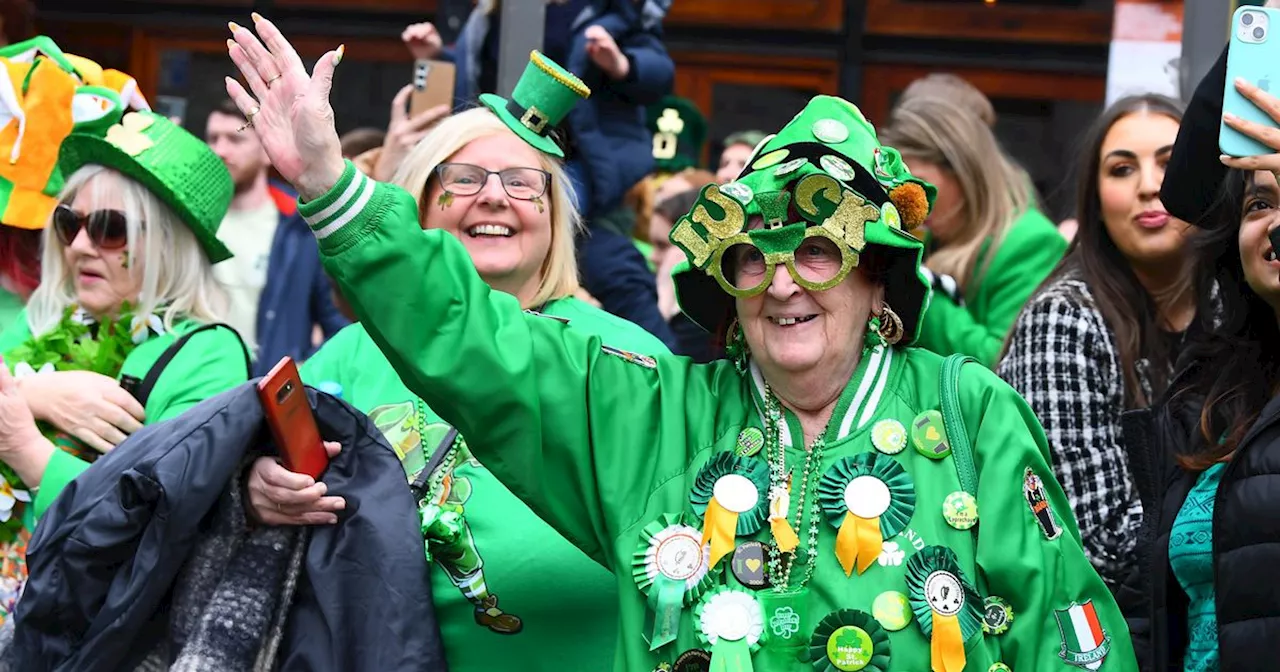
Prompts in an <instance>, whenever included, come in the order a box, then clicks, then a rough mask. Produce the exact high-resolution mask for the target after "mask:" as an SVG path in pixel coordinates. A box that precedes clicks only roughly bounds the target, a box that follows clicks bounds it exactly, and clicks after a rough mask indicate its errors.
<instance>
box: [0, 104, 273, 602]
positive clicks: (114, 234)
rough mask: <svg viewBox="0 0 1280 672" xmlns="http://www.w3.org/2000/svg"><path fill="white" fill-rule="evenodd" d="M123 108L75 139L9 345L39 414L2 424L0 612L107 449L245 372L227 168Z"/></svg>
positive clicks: (3, 348) (169, 127)
mask: <svg viewBox="0 0 1280 672" xmlns="http://www.w3.org/2000/svg"><path fill="white" fill-rule="evenodd" d="M113 114H114V118H107V119H99V120H96V121H95V122H93V123H92V124H89V123H86V124H83V125H82V127H77V130H76V131H74V132H73V133H72V134H71V135H69V136H68V137H67V138H66V140H64V141H63V143H62V148H61V151H60V154H59V159H58V165H59V169H60V170H61V171H62V174H63V175H66V184H65V186H64V187H63V189H62V191H61V193H60V194H59V195H58V205H57V206H56V208H55V209H54V212H53V217H52V222H51V225H50V226H49V227H48V228H46V230H45V236H44V255H43V259H42V262H41V264H42V267H41V278H40V285H39V287H37V288H36V291H35V293H34V294H32V296H31V300H30V302H28V304H27V307H26V310H25V311H24V312H23V313H22V314H21V315H20V316H19V319H18V321H17V322H16V323H15V324H14V325H13V326H12V327H11V328H9V329H6V330H5V332H4V334H3V335H0V353H3V354H4V364H5V365H6V366H3V367H0V378H5V379H7V378H8V377H9V375H10V373H9V371H10V370H12V371H13V373H14V374H15V375H16V376H17V377H18V380H17V381H16V387H17V389H18V391H19V393H20V394H21V396H22V398H23V399H24V400H25V401H26V402H27V403H26V410H28V411H29V413H24V414H21V415H20V416H14V417H5V418H3V420H2V421H0V475H3V477H4V480H3V481H2V482H0V615H3V614H7V613H8V609H9V608H11V606H12V603H13V601H14V599H15V598H16V596H17V594H18V593H19V591H20V590H21V585H22V581H23V579H24V578H25V575H26V572H25V566H24V550H25V546H26V540H27V539H28V538H29V536H30V531H31V529H32V527H33V525H34V523H35V521H36V520H37V519H38V518H39V517H40V515H41V514H42V513H43V512H44V510H45V509H46V508H48V506H49V505H50V504H51V503H52V502H53V501H54V499H55V498H56V497H57V496H58V493H59V492H61V491H62V489H63V488H64V487H66V486H67V484H68V483H70V482H71V481H72V480H73V479H74V478H75V477H76V476H78V475H79V474H80V473H81V472H82V471H84V470H85V469H87V468H88V466H89V463H90V462H92V461H93V460H94V458H95V457H96V456H97V455H98V454H100V453H104V452H107V451H109V450H111V449H112V447H114V446H115V445H116V444H119V443H120V442H121V441H124V440H125V438H126V437H127V436H128V435H129V434H131V433H133V432H135V431H137V430H138V429H139V428H140V427H141V426H142V425H143V424H152V423H157V422H161V421H164V420H167V419H169V418H172V417H174V416H177V415H179V414H181V413H182V412H183V411H185V410H186V409H188V408H191V407H192V406H194V405H195V404H197V403H199V402H201V401H203V400H205V399H207V398H209V397H211V396H213V395H216V394H218V393H220V392H223V391H225V390H228V389H230V388H232V387H235V386H236V385H238V384H240V383H243V382H244V381H245V380H247V379H248V375H249V369H248V353H247V351H246V350H245V347H244V344H243V343H242V342H241V340H240V337H239V336H238V335H237V334H236V333H235V332H234V331H232V330H231V329H230V328H229V327H225V325H220V324H219V321H220V320H221V319H222V316H223V314H224V313H225V311H226V309H227V305H226V302H227V298H226V295H225V293H224V291H223V289H222V287H221V286H220V285H219V284H218V283H217V281H216V280H215V279H214V276H213V264H214V263H216V262H218V261H221V260H223V259H226V258H228V257H229V256H230V253H229V252H228V251H227V249H226V248H225V247H223V245H222V243H220V242H218V239H217V238H216V237H215V234H216V232H217V229H218V225H219V224H220V223H221V221H222V217H223V215H224V214H225V213H226V209H227V206H228V204H229V203H230V202H231V195H232V186H231V178H230V176H229V175H228V174H227V170H226V168H225V167H223V165H222V162H221V161H220V160H219V159H218V157H217V156H215V155H214V154H213V152H212V151H210V150H209V148H208V146H207V145H205V143H204V142H202V141H201V140H199V139H198V138H196V137H195V136H192V135H191V134H189V133H187V132H186V131H184V130H182V129H181V128H180V127H178V126H176V125H174V124H173V123H172V122H170V121H169V120H168V119H165V118H164V117H161V116H159V115H156V114H153V113H151V112H130V113H128V114H126V115H124V116H123V118H121V117H120V113H119V111H116V112H114V113H113ZM112 121H117V122H119V123H115V124H113V123H112ZM24 374H25V375H24ZM117 381H118V382H117ZM5 382H6V383H7V382H8V381H5ZM9 415H10V416H13V414H9Z"/></svg>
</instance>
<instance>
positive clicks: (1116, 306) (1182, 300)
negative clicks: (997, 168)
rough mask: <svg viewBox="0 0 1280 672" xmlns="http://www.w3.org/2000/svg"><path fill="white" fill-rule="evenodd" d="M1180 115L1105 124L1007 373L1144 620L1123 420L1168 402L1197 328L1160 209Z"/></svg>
mask: <svg viewBox="0 0 1280 672" xmlns="http://www.w3.org/2000/svg"><path fill="white" fill-rule="evenodd" d="M1181 115H1182V110H1181V108H1180V107H1179V105H1178V104H1177V103H1175V102H1174V101H1172V100H1170V99H1168V98H1165V97H1163V96H1156V95H1146V96H1137V97H1131V98H1125V99H1123V100H1120V101H1118V102H1116V103H1115V104H1114V105H1112V106H1111V107H1110V108H1109V109H1108V110H1106V111H1105V112H1104V113H1103V115H1102V116H1101V117H1100V118H1099V119H1098V121H1097V122H1096V123H1095V125H1094V127H1093V130H1092V131H1091V133H1090V135H1089V139H1088V142H1087V143H1086V145H1085V147H1086V149H1085V152H1086V153H1085V154H1084V155H1083V157H1082V160H1081V162H1080V165H1081V167H1082V170H1081V173H1080V179H1079V184H1078V189H1077V212H1078V213H1079V215H1078V219H1079V231H1078V233H1077V234H1076V238H1075V241H1074V242H1073V243H1072V247H1071V249H1070V250H1069V251H1068V253H1067V256H1066V257H1065V258H1064V259H1063V261H1062V263H1061V264H1060V265H1059V266H1058V268H1057V269H1056V270H1055V271H1054V272H1053V274H1052V275H1050V276H1049V278H1048V280H1046V281H1045V284H1044V286H1042V287H1041V288H1040V290H1039V291H1038V292H1037V293H1036V295H1035V296H1034V297H1033V298H1032V299H1031V301H1030V302H1029V303H1028V304H1027V306H1026V308H1025V309H1024V310H1023V312H1022V315H1021V316H1020V317H1019V318H1018V321H1017V323H1016V324H1015V326H1014V329H1013V332H1012V334H1011V335H1010V340H1009V344H1008V350H1007V352H1006V355H1005V357H1004V359H1003V360H1002V361H1001V363H1000V367H999V373H1000V376H1001V377H1002V378H1004V379H1005V380H1006V381H1008V382H1009V384H1010V385H1012V386H1013V387H1014V389H1016V390H1018V392H1020V393H1021V394H1022V396H1023V397H1025V398H1026V400H1027V402H1028V403H1029V404H1030V405H1031V407H1032V409H1034V410H1035V412H1036V415H1037V416H1038V417H1039V418H1040V422H1041V423H1043V424H1044V428H1045V434H1046V435H1047V436H1048V439H1049V447H1050V449H1051V450H1052V453H1053V466H1054V471H1055V473H1056V474H1057V476H1058V479H1059V480H1060V481H1061V482H1062V487H1063V489H1064V490H1065V491H1066V493H1067V497H1068V499H1070V501H1071V507H1072V509H1073V510H1074V511H1075V514H1076V519H1077V520H1078V521H1079V524H1080V536H1081V538H1082V539H1083V540H1084V547H1085V552H1086V554H1087V555H1088V556H1089V560H1090V561H1091V562H1092V563H1093V565H1094V568H1096V569H1097V570H1098V573H1099V574H1100V575H1101V576H1102V578H1103V580H1104V581H1106V583H1107V586H1108V587H1109V588H1111V590H1112V592H1113V593H1115V594H1116V597H1117V601H1118V602H1119V603H1120V604H1121V607H1122V609H1124V610H1125V612H1126V614H1127V615H1131V616H1141V615H1142V614H1144V613H1145V607H1144V606H1143V601H1142V584H1141V580H1140V575H1139V562H1138V559H1137V557H1136V555H1135V549H1136V547H1137V545H1138V533H1139V531H1140V528H1141V525H1142V504H1141V502H1140V500H1139V498H1138V494H1137V491H1136V490H1135V489H1134V485H1133V477H1132V472H1131V470H1130V468H1129V465H1128V462H1127V459H1126V456H1125V450H1124V447H1123V446H1124V440H1125V437H1122V436H1121V434H1122V432H1121V421H1120V419H1121V413H1122V412H1123V411H1125V410H1127V409H1135V408H1145V407H1146V406H1148V405H1149V404H1150V402H1151V400H1152V399H1153V398H1155V397H1156V396H1158V395H1159V394H1160V393H1161V392H1162V391H1163V390H1164V388H1165V386H1166V384H1167V382H1168V379H1169V377H1170V375H1171V373H1172V371H1173V365H1174V361H1175V360H1176V358H1177V355H1178V351H1179V349H1180V347H1181V343H1182V339H1183V336H1184V334H1185V332H1186V330H1187V327H1188V325H1189V324H1190V323H1191V321H1192V319H1193V317H1194V315H1195V301H1194V294H1193V293H1192V291H1191V289H1192V287H1191V272H1190V270H1191V269H1190V265H1189V263H1188V262H1189V255H1188V253H1187V246H1186V240H1187V238H1186V231H1187V225H1186V224H1185V223H1183V222H1181V221H1178V220H1176V219H1173V218H1171V217H1170V216H1169V214H1168V213H1167V212H1165V209H1164V206H1163V205H1161V203H1160V183H1161V181H1162V180H1163V178H1164V167H1165V164H1166V162H1168V160H1169V153H1170V149H1171V146H1172V145H1173V141H1174V138H1175V137H1176V135H1177V133H1178V123H1179V120H1180V119H1181ZM1131 627H1132V628H1133V629H1134V631H1135V636H1138V635H1140V633H1141V632H1142V631H1143V630H1145V624H1143V623H1141V622H1136V621H1131Z"/></svg>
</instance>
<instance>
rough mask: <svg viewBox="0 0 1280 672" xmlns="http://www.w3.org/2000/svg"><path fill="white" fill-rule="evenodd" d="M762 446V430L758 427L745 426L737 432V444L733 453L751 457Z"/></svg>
mask: <svg viewBox="0 0 1280 672" xmlns="http://www.w3.org/2000/svg"><path fill="white" fill-rule="evenodd" d="M763 447H764V432H762V431H760V428H759V427H747V428H746V429H744V430H742V431H741V432H738V446H737V447H736V448H734V451H733V452H735V453H737V454H738V455H739V456H741V457H751V456H752V455H755V454H756V453H758V452H760V449H761V448H763Z"/></svg>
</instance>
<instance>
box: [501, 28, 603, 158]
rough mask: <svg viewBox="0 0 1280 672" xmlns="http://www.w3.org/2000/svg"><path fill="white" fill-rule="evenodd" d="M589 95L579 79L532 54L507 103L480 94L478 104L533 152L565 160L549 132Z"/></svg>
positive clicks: (540, 56) (562, 151) (503, 100)
mask: <svg viewBox="0 0 1280 672" xmlns="http://www.w3.org/2000/svg"><path fill="white" fill-rule="evenodd" d="M590 95H591V89H588V88H587V85H586V84H583V83H582V80H581V79H578V78H577V77H575V76H574V75H573V73H571V72H569V71H568V70H565V69H564V68H562V67H560V65H559V64H558V63H556V62H555V61H553V60H551V59H549V58H547V57H546V56H543V55H542V54H541V53H539V52H538V51H537V50H535V51H533V52H532V53H530V54H529V65H527V66H525V69H524V74H522V75H520V81H518V82H516V88H515V90H514V91H512V92H511V99H510V100H507V99H506V98H503V97H502V96H498V95H495V94H492V93H483V94H480V102H481V103H483V104H484V106H485V107H487V108H489V109H490V110H492V111H493V113H494V114H496V115H498V118H499V119H501V120H502V122H503V123H504V124H506V125H507V127H509V128H510V129H511V130H513V131H515V133H516V135H518V136H520V137H521V138H523V139H524V141H525V142H527V143H529V144H530V145H533V147H534V149H537V150H539V151H542V152H545V153H547V154H550V155H551V156H555V157H559V158H564V150H562V149H560V146H559V145H557V144H556V143H555V140H553V139H552V138H551V129H553V128H555V127H556V125H557V124H559V123H560V122H561V121H563V120H564V118H565V116H567V115H568V114H569V110H572V109H573V106H574V105H577V104H578V101H580V100H583V99H585V98H586V97H587V96H590Z"/></svg>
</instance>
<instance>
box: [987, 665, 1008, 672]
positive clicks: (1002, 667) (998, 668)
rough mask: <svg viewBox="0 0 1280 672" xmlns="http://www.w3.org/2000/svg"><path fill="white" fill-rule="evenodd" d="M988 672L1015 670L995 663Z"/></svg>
mask: <svg viewBox="0 0 1280 672" xmlns="http://www.w3.org/2000/svg"><path fill="white" fill-rule="evenodd" d="M987 672H1013V670H1011V669H1009V666H1008V665H1005V664H1004V663H995V664H993V665H992V666H991V667H988V668H987Z"/></svg>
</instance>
